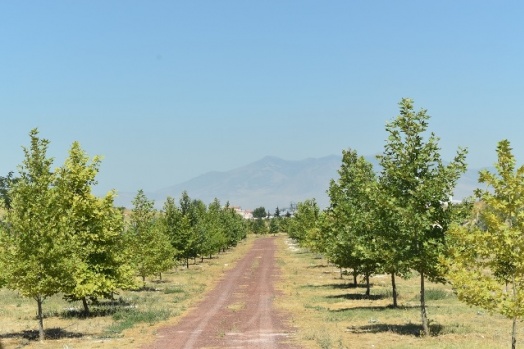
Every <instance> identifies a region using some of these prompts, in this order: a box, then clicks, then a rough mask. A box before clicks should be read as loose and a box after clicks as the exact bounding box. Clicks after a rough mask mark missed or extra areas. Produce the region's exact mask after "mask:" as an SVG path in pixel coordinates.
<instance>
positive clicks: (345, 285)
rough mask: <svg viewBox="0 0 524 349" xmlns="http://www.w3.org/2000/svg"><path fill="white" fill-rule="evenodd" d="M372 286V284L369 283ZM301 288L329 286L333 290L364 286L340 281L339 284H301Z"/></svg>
mask: <svg viewBox="0 0 524 349" xmlns="http://www.w3.org/2000/svg"><path fill="white" fill-rule="evenodd" d="M370 286H371V287H373V284H370ZM301 287H302V288H331V289H335V290H347V289H352V288H353V289H354V288H366V285H364V284H357V285H356V286H355V285H354V284H353V283H350V284H348V283H340V284H327V285H302V286H301Z"/></svg>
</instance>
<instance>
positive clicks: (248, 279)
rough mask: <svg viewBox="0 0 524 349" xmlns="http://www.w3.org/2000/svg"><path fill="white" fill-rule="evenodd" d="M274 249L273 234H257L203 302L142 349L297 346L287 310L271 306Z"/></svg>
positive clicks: (276, 272)
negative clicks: (242, 255) (261, 236)
mask: <svg viewBox="0 0 524 349" xmlns="http://www.w3.org/2000/svg"><path fill="white" fill-rule="evenodd" d="M275 249H276V244H275V238H273V237H271V238H260V239H257V240H256V241H255V243H254V245H253V247H252V248H251V250H250V251H249V252H248V253H247V255H246V256H245V257H244V258H242V259H241V260H240V261H239V262H238V263H237V265H236V266H235V267H234V268H233V269H231V270H229V271H228V272H226V273H225V274H224V277H223V278H222V280H221V281H220V282H219V283H218V285H217V286H216V288H215V289H214V290H213V291H211V292H210V293H209V294H208V295H207V297H206V299H205V300H204V301H202V302H201V303H200V304H198V305H197V307H196V308H195V309H193V310H192V311H191V312H190V313H188V314H187V316H185V317H184V318H182V319H181V321H180V322H179V324H178V325H176V326H172V327H166V328H164V329H161V330H159V332H158V334H157V340H156V341H155V342H154V343H153V344H151V345H148V346H146V347H144V349H167V348H173V349H174V348H176V349H201V348H244V349H246V348H247V349H255V348H264V349H274V348H279V349H280V348H282V349H292V348H297V347H296V346H293V345H291V344H290V343H289V341H290V338H289V334H290V332H291V331H292V330H291V329H290V328H289V326H286V325H285V320H286V319H285V317H284V315H283V314H279V313H278V312H277V311H276V310H275V309H274V307H273V306H272V303H273V298H274V297H275V295H276V293H275V289H274V282H275V279H276V278H277V277H278V267H277V266H276V264H275Z"/></svg>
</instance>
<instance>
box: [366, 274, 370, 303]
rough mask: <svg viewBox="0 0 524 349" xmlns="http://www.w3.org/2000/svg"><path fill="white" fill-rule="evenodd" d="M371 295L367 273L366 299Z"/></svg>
mask: <svg viewBox="0 0 524 349" xmlns="http://www.w3.org/2000/svg"><path fill="white" fill-rule="evenodd" d="M370 295H371V284H370V283H369V272H366V297H369V296H370Z"/></svg>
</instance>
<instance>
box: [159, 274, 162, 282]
mask: <svg viewBox="0 0 524 349" xmlns="http://www.w3.org/2000/svg"><path fill="white" fill-rule="evenodd" d="M158 278H159V279H160V281H162V273H158Z"/></svg>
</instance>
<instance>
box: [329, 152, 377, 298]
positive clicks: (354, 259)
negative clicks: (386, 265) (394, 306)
mask: <svg viewBox="0 0 524 349" xmlns="http://www.w3.org/2000/svg"><path fill="white" fill-rule="evenodd" d="M338 174H339V178H338V180H336V181H335V180H332V181H331V184H330V186H329V190H328V193H329V197H330V201H331V204H330V208H329V215H330V218H331V219H329V220H328V221H326V223H328V224H327V227H329V228H328V229H329V230H330V231H331V234H330V238H329V239H324V240H325V241H324V242H323V243H324V244H327V245H328V246H327V247H325V249H326V250H327V253H328V256H329V258H330V260H331V261H333V262H334V263H335V264H337V265H338V266H340V267H342V268H351V269H353V276H354V283H355V284H356V277H357V275H358V274H364V276H365V278H366V284H367V288H366V295H368V296H369V294H370V283H369V277H370V276H371V275H372V274H373V273H376V272H377V271H379V267H380V265H382V259H381V257H380V256H381V253H380V251H378V249H377V244H376V241H375V235H376V233H377V230H378V227H379V226H378V224H377V221H376V215H375V214H374V212H375V201H374V199H373V195H374V193H375V192H376V188H377V180H376V176H375V172H374V171H373V165H372V164H371V163H370V162H368V161H367V160H366V159H365V158H364V157H362V156H360V157H359V156H358V154H357V152H356V151H354V150H347V151H346V150H344V151H343V152H342V165H341V166H340V169H339V170H338ZM355 286H356V285H355Z"/></svg>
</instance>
